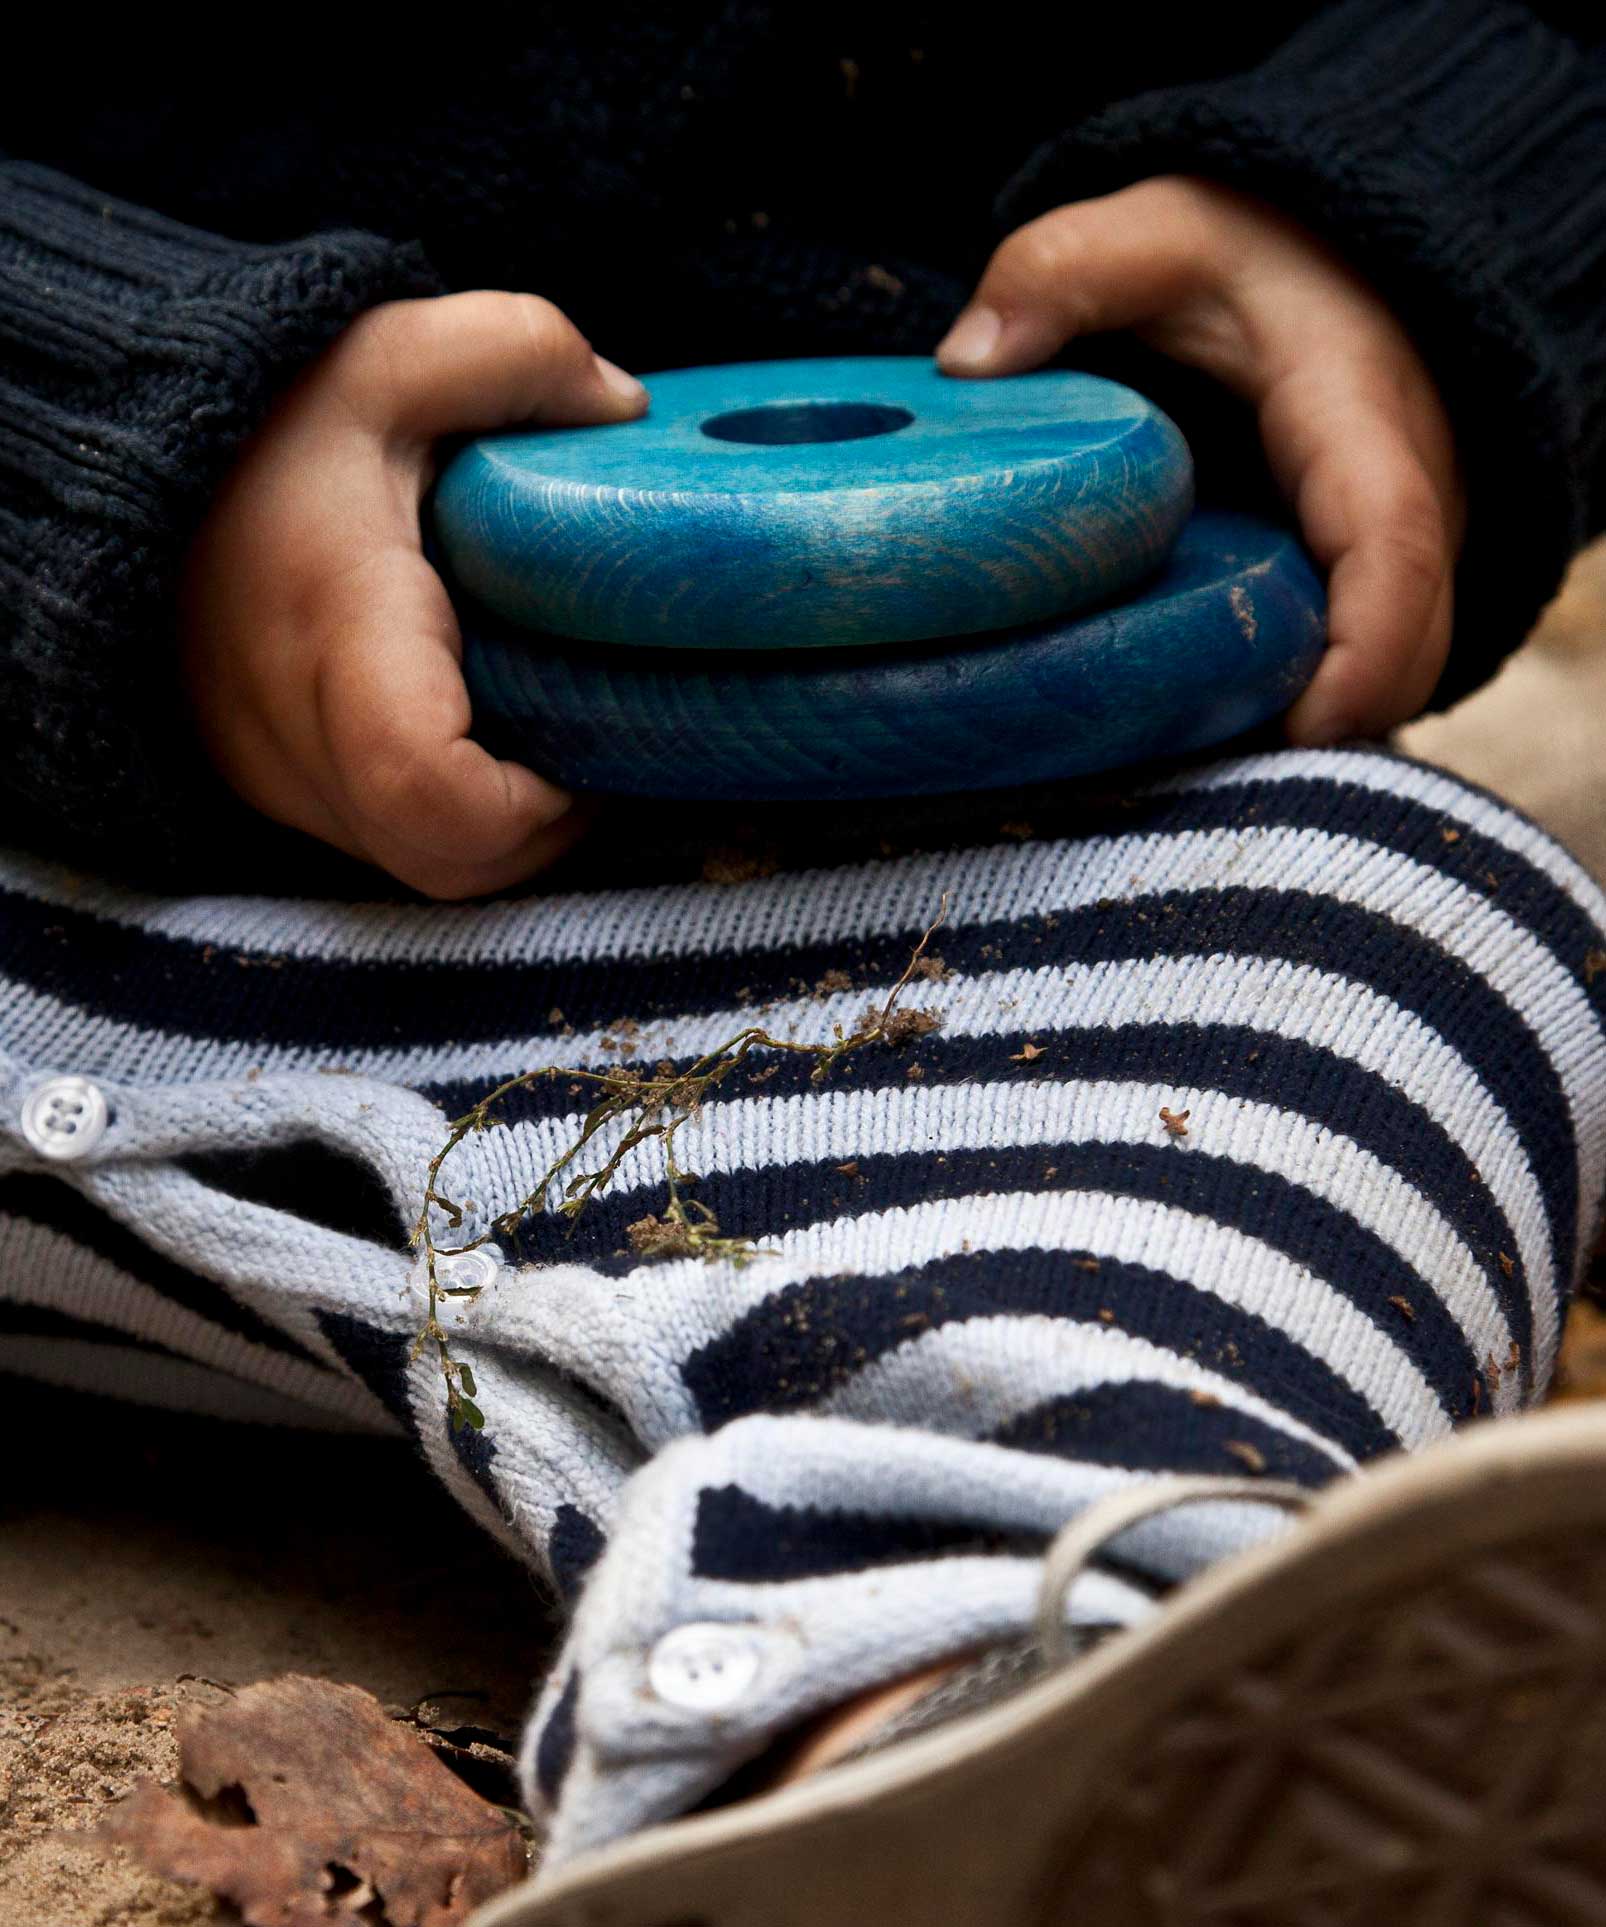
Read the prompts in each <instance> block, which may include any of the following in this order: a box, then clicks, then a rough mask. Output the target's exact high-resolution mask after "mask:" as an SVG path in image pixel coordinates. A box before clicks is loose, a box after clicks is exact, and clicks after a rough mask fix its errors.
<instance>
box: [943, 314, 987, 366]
mask: <svg viewBox="0 0 1606 1927" xmlns="http://www.w3.org/2000/svg"><path fill="white" fill-rule="evenodd" d="M1003 332H1004V318H1003V316H1002V315H1000V314H997V313H996V312H995V311H994V310H993V309H991V308H967V309H966V310H965V312H964V313H963V314H962V315H961V316H960V317H959V319H958V320H957V321H956V322H955V323H954V325H953V326H952V327H951V328H950V329H949V330H948V332H947V334H946V335H945V336H944V337H943V339H942V341H941V342H940V343H939V344H938V347H937V359H938V360H939V361H941V362H945V363H947V364H949V365H950V366H956V367H972V368H975V367H980V366H981V364H982V363H983V362H984V361H986V360H987V359H988V357H989V356H990V355H991V354H992V352H993V350H994V349H995V348H996V347H997V346H998V337H999V336H1000V335H1001V334H1002V333H1003Z"/></svg>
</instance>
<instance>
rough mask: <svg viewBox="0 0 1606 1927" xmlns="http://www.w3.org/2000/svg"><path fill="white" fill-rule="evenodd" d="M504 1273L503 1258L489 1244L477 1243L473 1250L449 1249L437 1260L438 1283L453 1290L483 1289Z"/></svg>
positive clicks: (436, 1274)
mask: <svg viewBox="0 0 1606 1927" xmlns="http://www.w3.org/2000/svg"><path fill="white" fill-rule="evenodd" d="M501 1275H502V1260H501V1259H500V1258H499V1257H498V1256H497V1255H496V1253H495V1252H494V1251H493V1250H492V1249H491V1247H490V1246H489V1245H476V1246H475V1247H474V1249H473V1250H472V1251H448V1252H444V1253H442V1254H441V1256H439V1257H438V1258H437V1259H436V1260H435V1278H436V1281H437V1283H439V1284H442V1285H449V1286H450V1287H451V1288H452V1290H453V1291H474V1290H483V1289H484V1288H485V1286H487V1285H494V1284H495V1283H496V1281H497V1279H498V1278H500V1277H501Z"/></svg>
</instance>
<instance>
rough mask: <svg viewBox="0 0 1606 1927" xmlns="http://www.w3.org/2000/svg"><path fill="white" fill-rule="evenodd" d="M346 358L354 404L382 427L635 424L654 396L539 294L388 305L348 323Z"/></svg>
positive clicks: (402, 431)
mask: <svg viewBox="0 0 1606 1927" xmlns="http://www.w3.org/2000/svg"><path fill="white" fill-rule="evenodd" d="M341 357H342V360H341V366H340V369H339V377H340V381H339V385H340V390H341V398H342V400H343V402H344V403H345V404H346V405H347V406H348V407H351V408H353V409H355V410H356V412H357V413H358V414H359V415H360V416H361V418H362V419H363V420H364V422H365V423H366V425H367V426H369V427H371V428H373V429H375V430H377V431H378V432H379V433H381V434H386V435H391V436H396V435H400V436H403V437H408V438H413V437H416V438H417V439H419V440H421V441H436V440H438V439H440V437H442V436H445V435H455V434H466V433H473V432H477V431H481V430H490V429H496V428H506V427H512V426H514V425H516V424H518V423H523V422H540V423H544V424H547V425H549V426H553V427H561V426H571V425H576V424H579V423H583V422H609V421H624V420H628V419H629V418H630V417H632V416H634V415H639V414H640V413H641V412H642V410H643V409H644V408H645V407H646V405H647V391H646V389H645V388H643V387H642V385H641V383H640V382H639V381H637V380H636V379H635V377H634V376H633V375H627V374H626V373H625V371H624V370H623V369H622V368H616V367H615V366H614V365H613V363H612V362H611V361H604V360H603V358H602V357H601V356H600V355H598V354H595V353H593V352H592V349H591V346H590V344H589V343H588V342H587V340H586V338H585V336H584V335H583V334H581V332H580V330H579V329H578V328H577V327H575V325H574V323H573V322H572V321H570V320H569V319H568V317H567V316H566V315H564V314H563V313H562V312H561V311H560V310H559V309H557V308H555V307H554V306H553V305H552V303H551V302H550V301H545V300H543V299H542V298H541V297H540V296H539V295H534V294H504V293H500V292H496V291H493V290H489V289H482V290H479V291H476V292H474V293H470V294H448V295H440V296H437V297H435V298H433V299H429V300H420V301H394V302H389V303H387V304H386V305H385V306H383V307H380V308H375V309H372V310H371V311H370V312H369V313H368V314H366V315H364V316H363V317H362V318H361V319H360V320H359V321H358V322H356V323H355V324H354V325H353V326H352V327H351V328H350V329H349V330H348V331H347V334H346V336H345V338H344V341H343V343H342V347H341Z"/></svg>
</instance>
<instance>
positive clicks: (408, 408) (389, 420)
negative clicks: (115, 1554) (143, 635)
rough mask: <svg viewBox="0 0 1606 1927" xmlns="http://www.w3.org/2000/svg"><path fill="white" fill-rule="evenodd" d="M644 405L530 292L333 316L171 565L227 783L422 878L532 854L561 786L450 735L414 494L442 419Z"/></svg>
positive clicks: (440, 594)
mask: <svg viewBox="0 0 1606 1927" xmlns="http://www.w3.org/2000/svg"><path fill="white" fill-rule="evenodd" d="M645 406H646V391H645V390H644V389H643V388H642V386H641V384H640V383H639V382H637V381H634V380H632V379H631V377H630V376H628V375H626V374H624V373H623V371H622V370H620V369H617V368H615V367H613V366H612V364H611V363H609V362H605V361H602V360H600V359H599V358H598V357H597V356H595V355H594V354H593V353H592V352H591V350H590V348H589V347H587V345H586V343H585V341H584V339H583V338H582V337H581V335H580V334H579V332H578V331H577V330H576V329H575V327H574V326H573V324H572V323H570V322H569V321H567V320H565V318H564V317H563V316H562V315H561V314H559V313H558V311H557V309H555V308H554V307H552V306H551V304H550V303H548V302H545V301H542V300H540V299H538V298H537V297H536V296H534V295H515V294H491V293H482V294H456V295H448V296H444V297H441V298H439V299H436V300H423V301H397V302H392V303H390V304H388V305H386V306H384V307H380V308H375V309H373V310H371V311H370V312H369V313H368V314H366V315H364V316H363V317H362V318H361V319H360V320H359V321H357V322H355V323H354V324H353V325H352V326H351V327H350V328H349V329H347V331H346V332H345V334H344V335H342V336H341V337H340V339H339V340H338V341H337V342H336V343H335V344H334V345H333V347H331V348H330V349H329V350H328V351H327V352H326V353H325V354H324V355H323V356H322V358H321V359H320V360H319V361H317V362H316V363H315V364H314V365H313V366H312V367H311V368H309V369H308V370H307V372H306V373H305V374H304V375H303V376H302V378H301V379H300V380H299V381H298V382H297V383H296V385H295V386H294V387H293V388H292V389H291V390H290V391H289V392H288V393H287V394H286V395H285V396H284V397H283V398H282V400H281V401H280V402H279V403H278V405H277V406H276V408H275V409H274V411H273V413H272V414H271V415H270V417H269V418H268V420H267V421H266V422H265V423H264V424H263V426H262V428H261V429H260V430H259V431H258V433H257V434H256V435H255V436H254V437H253V439H252V441H251V442H250V443H249V444H248V446H247V447H246V449H245V451H244V453H243V455H242V456H241V459H240V461H239V462H238V463H237V464H236V466H235V468H234V470H233V472H232V473H231V475H230V477H229V479H228V482H227V484H226V485H225V487H224V488H223V490H222V491H221V492H220V494H219V496H218V498H217V500H216V502H215V503H214V504H213V506H212V508H211V510H210V512H209V514H208V516H207V520H206V522H205V524H204V526H203V527H202V529H201V532H200V534H199V536H198V537H197V540H196V542H195V546H194V548H193V549H192V551H191V553H190V556H189V558H188V561H187V564H186V572H185V579H184V585H183V595H182V615H181V620H182V630H183V643H184V656H185V672H186V677H187V682H188V689H189V695H190V700H191V703H192V705H193V707H194V710H195V715H196V718H197V721H198V723H199V726H200V729H201V733H202V736H203V738H204V740H205V742H206V745H207V748H208V749H209V751H210V753H211V755H212V758H213V760H214V762H215V763H216V764H217V766H218V768H219V769H220V770H221V772H222V774H223V775H224V777H225V778H226V779H227V780H228V782H229V783H230V784H232V785H233V787H234V788H235V789H236V790H238V791H239V793H240V795H241V796H243V797H244V798H245V800H246V801H247V802H248V803H251V804H253V805H254V806H255V807H256V808H257V809H259V810H261V811H263V812H264V813H265V814H267V815H268V816H271V817H273V818H275V819H276V820H277V821H279V822H281V823H288V824H290V825H291V826H292V827H294V828H296V829H299V830H306V831H308V832H310V833H311V834H312V835H313V836H317V837H321V838H322V839H323V840H324V841H325V842H328V843H333V844H335V845H336V846H337V847H338V848H340V849H342V850H346V851H348V852H349V853H350V854H352V855H353V856H357V857H361V858H364V859H365V860H367V861H368V862H371V863H376V864H378V865H379V866H380V867H381V868H383V869H386V870H388V871H390V872H391V874H392V875H393V876H396V877H398V878H400V879H401V881H402V882H403V883H407V884H410V885H411V886H412V887H413V888H414V889H417V890H421V891H424V892H426V893H427V894H428V895H430V896H435V897H466V896H475V895H480V894H482V893H484V892H486V891H490V890H496V889H501V888H505V887H506V886H507V885H509V884H512V883H516V882H518V881H519V880H520V879H521V878H523V877H525V876H528V875H529V874H530V873H531V872H532V871H534V870H537V869H539V868H540V867H541V866H542V864H544V863H547V862H550V861H551V859H552V858H553V857H554V856H556V855H557V854H558V853H559V852H560V851H561V850H562V849H563V848H564V847H565V846H566V844H567V843H568V842H569V841H570V839H571V837H572V835H573V833H574V826H573V824H572V823H571V822H569V821H566V820H565V812H566V811H567V810H568V808H569V798H568V797H567V796H565V795H564V794H563V792H562V791H561V790H557V789H554V788H553V787H552V785H551V784H550V783H547V782H544V781H543V780H542V779H541V778H540V777H539V776H535V775H533V774H532V773H531V772H530V771H529V770H527V769H524V768H522V767H521V766H520V765H518V764H517V763H503V762H498V761H497V760H496V759H495V758H494V757H492V756H490V755H488V754H487V753H486V751H485V750H483V749H481V748H480V747H479V745H478V744H476V743H474V742H471V741H470V740H469V735H468V729H469V702H468V693H467V691H466V690H465V688H464V686H463V678H462V675H461V673H460V671H459V668H458V662H459V657H460V655H461V642H460V638H459V636H458V630H457V622H456V619H455V618H454V616H453V613H452V607H451V604H450V602H449V601H448V600H447V596H446V591H445V588H444V587H443V586H442V584H441V580H440V578H439V576H437V575H436V573H435V571H434V570H433V569H432V568H430V566H429V564H428V563H427V562H426V561H425V560H424V558H423V555H422V553H421V552H420V548H419V526H418V507H419V500H420V497H421V496H422V494H423V492H424V490H425V488H426V487H427V485H428V483H429V480H430V478H431V475H432V472H433V468H432V464H433V450H434V446H435V443H436V442H437V441H438V440H439V439H440V438H441V437H442V436H445V435H451V434H456V433H460V432H469V433H471V432H475V431H480V430H490V429H496V428H501V427H506V426H508V425H511V424H513V423H521V422H536V421H538V422H550V423H581V422H604V421H621V420H624V419H626V418H627V417H630V416H633V415H639V414H640V413H641V412H642V410H643V408H644V407H645Z"/></svg>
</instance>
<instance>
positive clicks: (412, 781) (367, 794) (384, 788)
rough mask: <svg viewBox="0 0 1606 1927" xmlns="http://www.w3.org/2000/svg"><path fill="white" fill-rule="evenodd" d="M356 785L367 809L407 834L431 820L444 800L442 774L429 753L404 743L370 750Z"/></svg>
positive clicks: (393, 828)
mask: <svg viewBox="0 0 1606 1927" xmlns="http://www.w3.org/2000/svg"><path fill="white" fill-rule="evenodd" d="M352 788H353V789H354V791H355V792H356V795H357V799H358V801H359V803H360V805H361V807H362V808H363V810H364V811H365V813H366V814H367V815H369V816H371V817H373V818H375V819H376V820H377V821H379V822H382V823H384V824H385V825H386V827H387V828H388V829H389V830H391V831H392V832H394V833H397V834H400V835H402V836H405V835H406V834H407V832H408V830H409V829H410V828H411V827H412V826H413V825H414V824H417V823H420V822H428V821H430V820H431V817H432V815H433V813H434V812H436V811H438V810H439V808H440V805H441V802H442V796H441V788H442V785H441V781H440V775H439V772H438V771H437V770H435V769H434V768H433V767H432V766H431V763H430V761H429V759H428V758H427V757H425V756H422V755H421V754H420V753H419V752H418V751H417V750H416V749H415V748H413V747H411V746H410V745H407V744H403V743H391V744H387V745H383V746H380V747H377V748H375V749H373V750H370V751H369V753H368V755H367V756H366V757H365V758H364V760H363V762H362V764H361V766H360V767H359V768H358V770H357V771H356V772H355V774H354V777H353V781H352Z"/></svg>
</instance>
